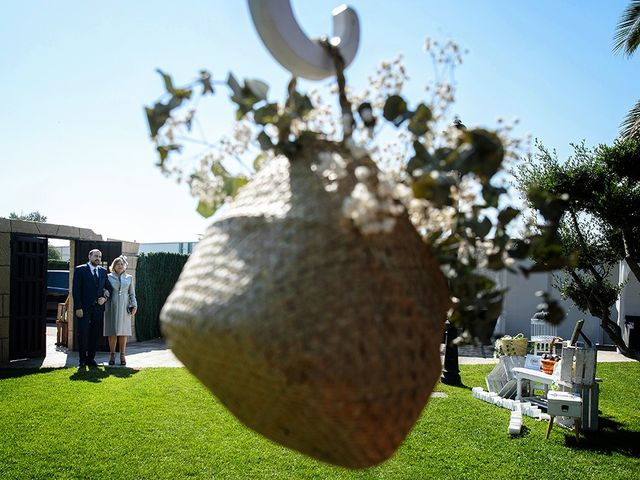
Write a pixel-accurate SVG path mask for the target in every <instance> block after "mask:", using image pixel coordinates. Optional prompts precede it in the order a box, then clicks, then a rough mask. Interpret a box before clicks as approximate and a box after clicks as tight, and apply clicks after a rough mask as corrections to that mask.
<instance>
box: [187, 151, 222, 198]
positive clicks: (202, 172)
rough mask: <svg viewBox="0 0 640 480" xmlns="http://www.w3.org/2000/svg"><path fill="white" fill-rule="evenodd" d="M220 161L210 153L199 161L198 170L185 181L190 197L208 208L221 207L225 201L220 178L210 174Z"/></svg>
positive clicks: (219, 158) (219, 157)
mask: <svg viewBox="0 0 640 480" xmlns="http://www.w3.org/2000/svg"><path fill="white" fill-rule="evenodd" d="M221 159H222V157H221V156H215V155H213V154H211V153H209V154H207V155H205V156H204V157H202V158H201V159H200V165H199V168H198V169H197V170H196V171H194V172H193V173H192V174H191V176H190V177H189V179H188V180H187V183H188V185H189V189H190V190H191V195H192V196H193V197H195V198H197V199H198V201H199V202H202V203H204V204H205V205H207V206H209V207H214V206H216V205H221V204H222V203H223V202H224V201H225V200H226V195H225V193H224V182H223V180H222V178H220V177H219V176H217V175H214V174H213V173H212V169H213V166H214V165H215V164H216V163H219V162H220V161H221Z"/></svg>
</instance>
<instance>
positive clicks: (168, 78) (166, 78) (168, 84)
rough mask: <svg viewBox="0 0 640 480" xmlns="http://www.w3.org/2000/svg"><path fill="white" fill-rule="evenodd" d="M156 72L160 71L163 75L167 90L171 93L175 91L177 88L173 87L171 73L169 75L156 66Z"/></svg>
mask: <svg viewBox="0 0 640 480" xmlns="http://www.w3.org/2000/svg"><path fill="white" fill-rule="evenodd" d="M156 72H158V73H159V74H160V75H161V76H162V79H163V80H164V88H165V90H166V91H167V92H169V93H173V92H174V90H175V89H174V88H173V80H172V79H171V75H169V74H168V73H164V72H163V71H162V70H160V69H159V68H156Z"/></svg>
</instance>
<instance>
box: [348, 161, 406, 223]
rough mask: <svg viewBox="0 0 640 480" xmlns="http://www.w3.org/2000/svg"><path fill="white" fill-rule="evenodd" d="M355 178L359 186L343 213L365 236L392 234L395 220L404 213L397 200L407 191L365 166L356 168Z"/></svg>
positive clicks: (354, 190) (349, 197)
mask: <svg viewBox="0 0 640 480" xmlns="http://www.w3.org/2000/svg"><path fill="white" fill-rule="evenodd" d="M355 175H356V179H357V180H358V183H356V185H355V187H354V188H353V191H352V192H351V194H350V195H349V196H348V197H346V198H345V199H344V201H343V203H342V213H343V214H344V216H345V217H347V218H349V219H351V220H352V221H353V223H354V225H355V226H356V227H357V228H358V229H359V230H360V231H361V232H362V233H363V234H364V235H371V234H376V233H391V232H392V231H393V228H394V227H395V224H396V218H395V217H397V216H398V215H400V214H402V212H404V207H403V206H402V204H401V203H400V202H398V201H397V199H396V198H397V196H401V195H404V192H403V191H402V189H403V188H406V187H405V186H404V185H401V184H397V183H395V182H394V181H393V180H391V179H390V178H387V176H386V175H384V174H383V173H382V172H377V173H376V172H373V171H372V170H371V169H370V168H369V167H365V166H359V167H356V170H355Z"/></svg>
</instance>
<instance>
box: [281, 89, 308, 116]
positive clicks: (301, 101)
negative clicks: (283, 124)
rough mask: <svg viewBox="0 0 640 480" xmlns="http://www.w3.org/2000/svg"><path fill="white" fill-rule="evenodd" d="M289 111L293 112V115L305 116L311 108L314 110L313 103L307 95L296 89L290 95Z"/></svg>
mask: <svg viewBox="0 0 640 480" xmlns="http://www.w3.org/2000/svg"><path fill="white" fill-rule="evenodd" d="M287 106H288V107H289V111H290V112H291V113H292V114H293V115H292V116H293V117H296V118H304V117H305V116H306V115H307V114H308V113H309V112H310V111H311V110H313V103H311V99H310V98H309V97H308V96H307V95H302V94H301V93H300V92H298V91H297V90H294V91H293V92H292V93H291V95H290V97H289V104H288V105H287Z"/></svg>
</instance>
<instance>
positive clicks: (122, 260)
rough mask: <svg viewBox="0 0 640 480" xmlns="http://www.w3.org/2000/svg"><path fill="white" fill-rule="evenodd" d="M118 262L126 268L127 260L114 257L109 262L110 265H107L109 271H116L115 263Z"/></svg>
mask: <svg viewBox="0 0 640 480" xmlns="http://www.w3.org/2000/svg"><path fill="white" fill-rule="evenodd" d="M118 262H120V263H121V264H122V266H123V267H124V269H125V270H126V269H127V261H126V260H125V259H123V258H122V257H116V258H114V259H113V262H111V265H109V271H110V272H115V271H116V263H118Z"/></svg>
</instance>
